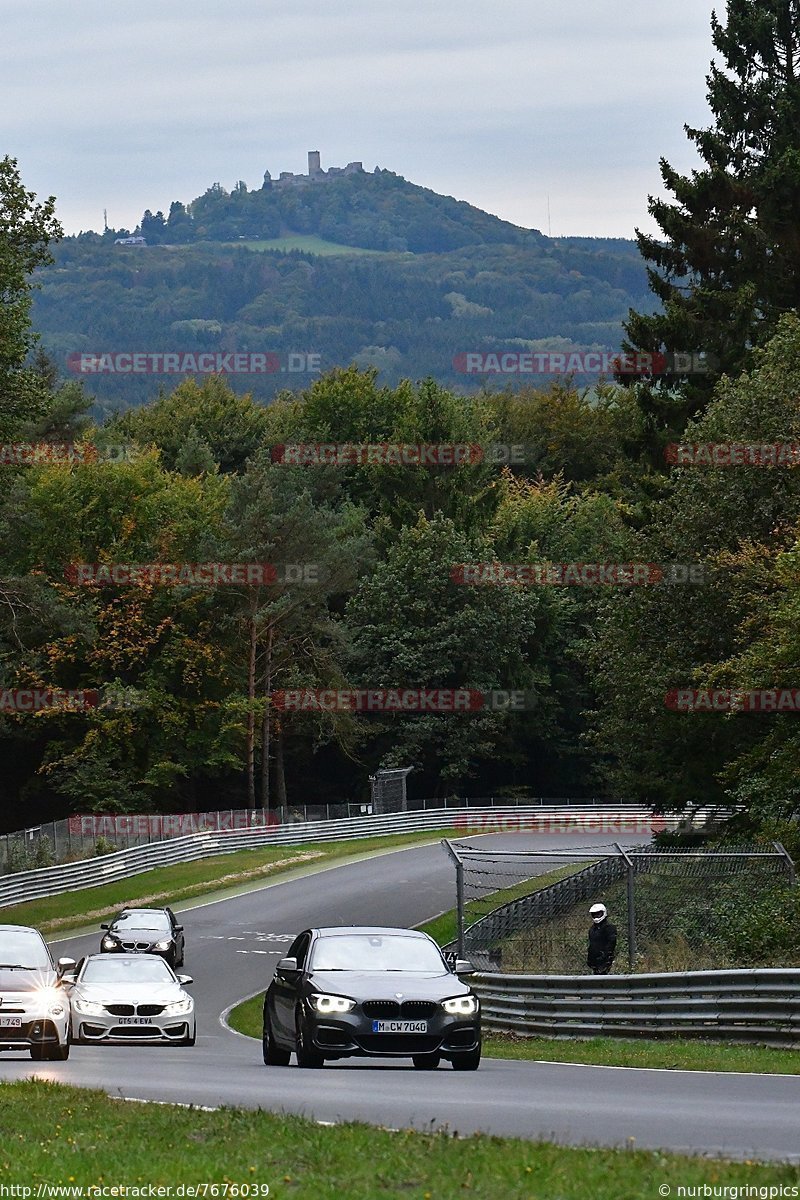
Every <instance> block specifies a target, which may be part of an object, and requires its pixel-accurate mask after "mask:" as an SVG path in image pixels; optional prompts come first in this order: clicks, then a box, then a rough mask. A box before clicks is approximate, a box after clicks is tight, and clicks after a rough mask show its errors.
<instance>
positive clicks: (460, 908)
mask: <svg viewBox="0 0 800 1200" xmlns="http://www.w3.org/2000/svg"><path fill="white" fill-rule="evenodd" d="M442 845H443V846H444V848H445V850H446V851H447V853H448V854H449V855H450V857H451V859H452V860H453V862H454V863H455V864H456V924H457V926H458V934H457V937H456V947H457V949H456V954H457V956H458V957H459V958H463V957H464V863H463V862H462V861H461V855H460V854H459V853H458V851H457V850H456V848H455V846H454V845H453V844H452V842H451V841H450V840H449V839H448V838H442Z"/></svg>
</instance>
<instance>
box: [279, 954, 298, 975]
mask: <svg viewBox="0 0 800 1200" xmlns="http://www.w3.org/2000/svg"><path fill="white" fill-rule="evenodd" d="M275 971H276V974H280V975H296V974H297V959H296V958H279V959H278V965H277V967H276V968H275Z"/></svg>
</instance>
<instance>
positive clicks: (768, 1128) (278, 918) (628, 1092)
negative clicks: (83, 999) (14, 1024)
mask: <svg viewBox="0 0 800 1200" xmlns="http://www.w3.org/2000/svg"><path fill="white" fill-rule="evenodd" d="M465 840H469V841H470V843H471V844H475V845H477V844H480V846H481V848H486V847H490V846H491V847H498V848H499V847H505V848H510V849H514V850H521V849H525V848H527V846H528V845H531V846H533V845H534V844H535V846H536V847H537V848H542V847H543V846H546V847H548V848H556V847H558V846H562V847H564V848H568V847H570V845H573V846H574V844H575V843H576V841H579V842H580V844H581V846H586V845H594V844H597V845H598V846H599V845H606V844H607V842H608V839H607V837H606V838H605V839H603V838H602V837H601V838H592V837H591V836H590V835H587V834H582V835H581V836H580V838H577V839H576V837H575V836H574V835H571V836H570V835H563V834H562V835H558V834H553V835H550V836H549V837H548V838H546V839H545V838H543V836H542V835H541V834H537V835H536V836H535V839H534V838H533V837H531V839H530V841H529V839H528V835H525V834H515V835H495V836H492V837H485V838H481V839H480V842H478V840H477V839H474V838H471V839H465ZM635 840H636V839H627V841H628V843H632V842H633V841H635ZM542 869H545V868H544V866H543V867H542ZM453 904H454V873H453V869H452V867H451V865H450V862H449V859H448V858H447V856H446V853H445V851H444V849H443V848H442V847H441V846H439V845H438V844H437V845H431V846H424V847H416V848H413V849H408V850H402V851H395V852H392V853H388V854H381V855H380V856H377V857H374V858H371V859H367V860H364V861H360V862H355V863H350V864H348V865H341V866H337V867H328V868H326V869H324V870H321V871H318V872H315V873H311V874H308V875H306V876H304V877H303V878H295V879H291V880H286V881H284V882H283V883H278V882H276V883H272V884H269V885H267V886H261V887H257V888H254V889H253V890H251V891H248V892H246V893H245V894H241V895H236V896H234V897H232V898H227V899H219V900H215V901H213V902H211V903H200V904H192V905H191V906H190V907H186V908H183V909H181V914H182V916H181V919H182V921H183V924H184V926H185V929H186V947H187V949H186V965H185V967H184V968H182V969H183V970H185V971H186V972H188V973H190V974H191V975H192V976H193V978H194V981H195V982H194V985H193V987H192V991H193V993H194V995H195V998H196V1003H197V1012H198V1039H197V1045H196V1046H194V1047H185V1048H181V1047H175V1046H164V1047H161V1046H154V1047H146V1046H141V1045H137V1046H130V1047H128V1046H124V1047H122V1046H75V1047H73V1050H72V1054H71V1056H70V1059H69V1061H68V1062H66V1063H42V1064H34V1063H33V1062H32V1061H31V1060H30V1058H29V1057H28V1056H27V1055H24V1056H23V1055H11V1054H8V1053H4V1054H2V1056H0V1080H12V1079H23V1078H28V1077H30V1076H32V1075H35V1076H36V1077H37V1078H42V1079H53V1080H61V1081H63V1082H68V1083H73V1084H77V1085H81V1086H91V1087H98V1088H101V1089H103V1090H104V1091H106V1092H108V1093H110V1094H112V1095H118V1096H125V1097H130V1098H138V1099H147V1100H166V1101H176V1102H180V1103H183V1104H198V1105H208V1106H218V1105H241V1106H245V1107H260V1108H264V1109H269V1110H272V1111H286V1112H293V1113H301V1114H304V1115H306V1116H309V1117H313V1118H315V1119H317V1120H323V1121H334V1122H338V1121H345V1120H364V1121H369V1122H372V1123H376V1124H381V1125H385V1126H388V1127H391V1128H400V1127H403V1128H406V1127H413V1128H417V1129H431V1128H438V1127H447V1128H448V1129H449V1130H451V1131H454V1132H458V1133H461V1134H469V1133H472V1132H476V1131H483V1132H488V1133H494V1134H503V1135H515V1136H520V1137H525V1138H547V1139H550V1140H553V1141H557V1142H563V1143H565V1144H571V1145H583V1144H587V1145H614V1146H631V1145H632V1146H636V1147H638V1148H663V1149H671V1150H681V1151H689V1152H695V1153H704V1154H712V1155H725V1156H728V1157H731V1158H757V1159H772V1160H775V1159H780V1160H791V1161H795V1162H798V1161H800V1118H799V1117H798V1113H800V1077H794V1076H780V1075H743V1074H742V1075H737V1074H714V1073H706V1072H684V1071H654V1070H639V1069H630V1068H616V1067H588V1066H579V1065H574V1064H566V1063H564V1064H561V1063H543V1062H514V1061H507V1060H501V1059H489V1058H484V1060H483V1062H482V1063H481V1066H480V1069H479V1070H478V1071H477V1072H475V1073H461V1072H454V1071H453V1070H452V1069H450V1067H449V1066H447V1065H445V1064H442V1066H441V1067H440V1068H439V1070H438V1071H433V1072H425V1073H423V1074H421V1073H419V1072H417V1071H415V1070H414V1069H413V1067H412V1066H411V1063H410V1062H409V1063H406V1062H405V1061H403V1062H400V1063H397V1062H393V1061H390V1060H358V1059H351V1060H347V1059H345V1060H342V1061H341V1062H339V1063H335V1064H334V1063H329V1064H327V1065H326V1066H325V1067H324V1068H323V1069H321V1070H316V1071H314V1070H311V1071H308V1070H306V1071H302V1070H298V1069H297V1068H296V1067H295V1066H290V1067H265V1066H264V1064H263V1062H262V1061H261V1046H260V1043H258V1042H257V1041H254V1040H252V1039H249V1038H244V1037H242V1036H241V1035H238V1034H236V1033H234V1032H232V1031H231V1030H229V1029H227V1028H226V1027H225V1026H224V1025H223V1023H222V1021H221V1020H220V1015H221V1014H222V1013H223V1012H224V1011H225V1010H227V1009H228V1008H229V1007H230V1006H231V1005H233V1004H235V1003H236V1002H237V1001H239V1000H240V999H242V998H244V997H246V996H249V995H253V994H255V993H256V992H258V991H263V989H264V988H265V987H266V986H267V984H268V983H269V980H270V979H271V977H272V973H273V970H274V966H275V963H276V962H277V960H278V958H279V957H280V955H281V953H285V950H286V947H287V945H288V942H289V940H290V939H291V938H292V937H293V936H294V935H295V934H296V933H297V932H299V930H301V929H303V928H306V927H308V926H315V925H339V924H370V925H403V926H406V925H407V926H410V925H415V924H418V923H419V922H420V921H423V920H425V919H426V918H428V917H430V916H433V915H435V914H436V913H438V912H441V911H442V910H444V909H447V908H450V907H452V906H453ZM177 907H180V906H177ZM98 941H99V938H98V935H96V934H95V935H92V936H85V935H84V936H82V937H73V938H68V939H64V940H63V941H60V942H57V943H54V948H55V951H56V953H58V954H68V955H70V956H71V957H73V958H78V957H80V956H81V955H83V954H86V953H91V952H93V951H95V950H97V949H98Z"/></svg>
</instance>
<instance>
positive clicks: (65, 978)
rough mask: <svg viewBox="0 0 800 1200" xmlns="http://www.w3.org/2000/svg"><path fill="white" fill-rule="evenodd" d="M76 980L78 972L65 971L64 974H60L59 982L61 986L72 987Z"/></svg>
mask: <svg viewBox="0 0 800 1200" xmlns="http://www.w3.org/2000/svg"><path fill="white" fill-rule="evenodd" d="M77 980H78V972H77V971H65V972H64V974H63V975H62V976H61V981H60V982H61V985H62V987H72V986H73V984H75V983H77Z"/></svg>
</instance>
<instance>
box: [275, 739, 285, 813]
mask: <svg viewBox="0 0 800 1200" xmlns="http://www.w3.org/2000/svg"><path fill="white" fill-rule="evenodd" d="M275 806H276V808H286V773H285V771H284V767H283V722H280V723H279V725H278V727H277V729H276V730H275Z"/></svg>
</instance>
